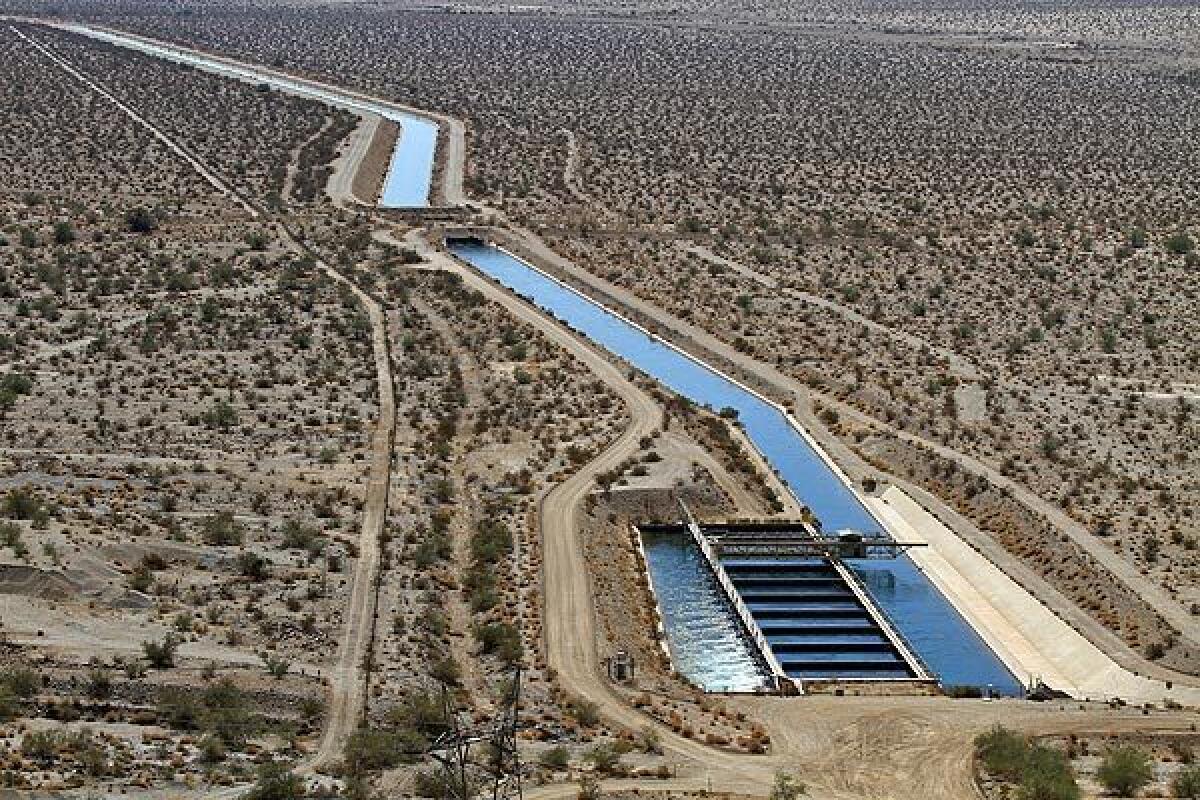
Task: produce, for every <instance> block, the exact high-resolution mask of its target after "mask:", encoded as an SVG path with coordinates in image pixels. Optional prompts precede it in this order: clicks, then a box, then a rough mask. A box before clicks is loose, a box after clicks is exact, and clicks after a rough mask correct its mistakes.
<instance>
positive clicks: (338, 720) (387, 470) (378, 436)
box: [12, 28, 396, 797]
mask: <svg viewBox="0 0 1200 800" xmlns="http://www.w3.org/2000/svg"><path fill="white" fill-rule="evenodd" d="M12 30H13V32H14V33H16V34H17V35H18V36H20V37H21V38H22V39H24V40H25V41H27V42H28V43H29V44H30V45H31V46H33V47H35V48H37V49H38V50H39V51H40V52H42V53H43V54H44V55H45V56H46V57H47V58H48V59H50V60H51V61H53V62H54V63H55V64H56V65H58V66H59V67H60V68H62V69H63V70H64V71H66V72H68V73H69V74H71V75H72V76H74V77H75V78H76V79H78V80H79V81H80V82H82V83H83V84H84V85H86V86H87V87H88V88H89V89H91V90H92V91H94V92H96V93H97V94H99V95H101V96H102V97H104V98H105V99H107V100H109V101H110V102H112V103H113V104H114V105H116V106H117V107H118V108H119V109H121V110H122V111H123V112H125V113H126V114H127V115H128V116H129V117H130V118H131V119H133V120H134V121H136V122H138V123H139V124H141V125H143V126H144V127H146V128H147V129H148V130H149V131H150V132H151V133H153V134H154V135H155V136H156V137H157V138H158V139H159V140H161V141H162V142H163V144H165V145H166V146H167V147H168V148H170V149H171V151H172V152H174V153H175V154H176V155H177V156H179V157H180V158H181V159H182V160H184V161H186V162H187V163H188V164H189V165H191V166H192V168H193V169H195V170H196V171H197V172H198V173H200V175H202V176H203V177H204V178H205V179H206V180H208V181H209V182H210V183H212V184H213V186H214V187H215V188H217V189H218V190H219V191H222V192H224V193H225V194H228V195H229V196H230V197H231V198H233V199H235V200H236V201H237V202H238V203H239V204H241V205H242V206H243V207H244V208H245V209H246V210H247V211H248V212H249V213H250V214H252V215H253V216H255V217H258V216H262V215H263V214H262V212H261V211H260V210H259V209H257V208H255V207H254V206H252V205H251V204H249V203H248V202H246V201H245V200H244V199H243V198H241V196H240V195H238V193H237V192H236V191H234V190H233V188H232V187H230V186H229V185H228V184H226V183H225V182H224V181H223V180H221V178H219V177H218V176H217V175H216V173H215V172H213V171H212V170H211V169H210V168H209V167H208V166H207V165H205V164H204V163H203V162H202V161H201V160H200V159H199V158H197V157H195V156H194V155H192V154H191V153H189V152H188V150H187V149H186V148H185V147H184V146H183V145H181V144H180V143H178V142H176V141H174V140H173V139H171V138H170V137H168V136H167V135H166V134H165V133H163V132H162V131H161V130H159V129H158V128H157V127H155V126H154V125H153V124H152V123H151V122H149V121H147V120H146V119H145V118H143V117H142V116H141V115H139V114H138V113H137V112H136V111H134V110H133V109H132V108H130V107H129V106H127V105H125V104H123V103H121V102H120V101H119V100H117V99H116V98H115V97H113V95H112V94H110V93H109V92H107V91H106V90H105V89H104V88H103V87H101V86H100V85H99V84H98V83H96V82H95V80H93V79H92V78H91V77H90V76H88V75H87V74H86V73H84V72H82V71H79V70H77V69H75V68H74V67H72V66H71V65H70V64H69V63H67V62H66V61H65V60H63V59H62V58H60V57H58V56H57V55H55V54H54V53H52V52H50V51H49V50H48V49H47V48H45V47H43V46H42V45H41V44H40V43H38V42H36V41H34V40H33V39H31V38H30V37H28V36H26V35H25V34H23V33H21V32H20V31H18V30H17V29H16V28H12ZM283 238H284V240H285V242H286V243H287V244H288V245H290V247H291V248H292V249H293V250H295V251H296V252H301V253H303V252H305V250H304V248H303V247H302V246H301V245H300V244H299V243H298V242H297V241H296V240H295V239H293V238H292V236H291V234H290V233H286V232H285V234H284V237H283ZM317 264H318V266H319V267H320V268H321V269H322V270H323V271H324V272H325V273H326V274H328V275H329V276H330V277H331V278H332V279H333V280H335V281H337V282H339V283H342V284H344V285H346V286H347V287H349V288H350V290H351V291H353V292H354V294H355V296H356V297H357V298H358V299H359V301H360V302H362V304H363V306H364V307H365V308H366V310H367V314H368V316H369V318H370V320H371V346H372V352H373V354H374V359H375V377H376V385H377V388H378V392H379V418H378V419H377V420H376V423H375V428H374V430H373V431H372V434H371V463H370V467H369V471H368V475H367V489H366V498H365V502H364V509H363V515H362V526H361V533H360V535H359V558H358V563H357V564H356V566H355V570H354V579H353V584H352V587H351V592H350V601H349V604H348V606H347V608H346V614H345V620H346V621H345V627H344V628H343V631H342V638H341V642H340V643H339V647H338V656H337V661H336V662H335V664H334V666H333V669H332V671H331V674H330V675H329V688H330V697H329V705H328V708H327V709H326V724H325V728H324V730H323V732H322V735H321V741H320V743H319V745H318V747H317V750H316V752H314V753H313V754H311V755H310V756H309V757H308V758H306V759H305V760H304V761H303V762H302V763H301V764H300V765H299V766H298V767H297V770H296V771H297V772H298V773H300V774H303V775H311V774H313V773H315V772H316V771H317V770H318V769H319V768H321V767H324V766H327V765H328V764H330V763H332V762H333V761H334V760H336V759H337V758H339V757H340V756H341V753H342V747H343V746H344V744H345V742H346V739H347V738H348V737H349V735H350V734H351V733H353V732H354V731H355V729H357V728H358V726H359V722H360V721H361V719H362V716H363V710H364V708H365V701H366V681H365V679H364V678H365V674H364V669H363V666H364V662H365V661H366V657H367V654H368V652H369V650H370V647H371V641H372V639H373V636H374V631H375V613H376V599H377V592H376V584H377V581H378V577H379V565H380V551H379V539H380V535H381V534H382V532H383V525H384V521H385V519H386V517H387V504H388V486H389V484H390V478H391V457H392V441H393V438H394V436H395V424H396V402H395V394H394V390H393V384H392V365H391V357H390V354H389V350H388V339H387V321H386V317H385V315H384V313H383V309H382V307H381V306H380V305H379V303H378V302H376V301H375V299H374V298H373V297H371V296H370V295H369V294H367V293H366V292H364V291H363V290H362V289H360V288H359V287H358V286H357V285H356V284H354V282H352V281H350V280H349V279H347V278H346V277H344V276H343V275H342V274H341V273H340V272H338V271H337V270H335V269H333V268H331V267H329V266H328V265H327V264H325V263H323V262H321V261H318V262H317ZM240 791H241V790H240V789H233V790H226V791H222V792H220V793H218V795H217V796H221V797H225V796H234V795H236V794H237V793H240Z"/></svg>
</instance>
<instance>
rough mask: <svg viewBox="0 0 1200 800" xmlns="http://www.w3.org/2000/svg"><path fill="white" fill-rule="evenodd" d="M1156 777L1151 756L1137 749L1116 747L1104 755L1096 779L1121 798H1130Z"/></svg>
mask: <svg viewBox="0 0 1200 800" xmlns="http://www.w3.org/2000/svg"><path fill="white" fill-rule="evenodd" d="M1153 777H1154V768H1153V766H1152V765H1151V764H1150V756H1148V755H1147V754H1146V753H1145V751H1143V750H1139V749H1138V748H1136V747H1114V748H1113V749H1111V750H1109V751H1108V752H1107V753H1105V754H1104V760H1103V761H1102V762H1101V763H1100V768H1099V769H1097V770H1096V779H1097V780H1098V781H1100V783H1102V784H1103V785H1104V788H1106V789H1108V790H1109V791H1110V792H1112V793H1113V794H1116V795H1120V796H1121V797H1129V796H1132V795H1133V794H1135V793H1136V792H1137V791H1138V789H1141V788H1142V787H1143V786H1145V785H1146V784H1148V783H1149V782H1150V781H1151V779H1152V778H1153Z"/></svg>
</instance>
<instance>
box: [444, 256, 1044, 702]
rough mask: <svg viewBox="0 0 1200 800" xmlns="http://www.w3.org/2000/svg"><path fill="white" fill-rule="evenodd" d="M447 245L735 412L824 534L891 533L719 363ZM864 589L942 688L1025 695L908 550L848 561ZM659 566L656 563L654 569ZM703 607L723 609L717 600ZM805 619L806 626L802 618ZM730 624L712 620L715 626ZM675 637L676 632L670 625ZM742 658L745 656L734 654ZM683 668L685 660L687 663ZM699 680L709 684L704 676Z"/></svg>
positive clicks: (713, 652)
mask: <svg viewBox="0 0 1200 800" xmlns="http://www.w3.org/2000/svg"><path fill="white" fill-rule="evenodd" d="M449 249H450V251H451V252H452V253H453V254H454V255H455V256H457V257H458V258H460V259H462V260H463V261H465V262H467V263H468V264H471V265H472V266H474V267H475V268H476V269H478V270H480V271H481V272H483V273H484V274H486V275H489V276H490V277H491V278H492V279H494V280H496V281H497V282H499V283H500V284H501V285H503V286H505V287H507V288H508V289H509V290H511V291H513V292H515V293H517V294H518V295H521V296H523V297H525V298H527V299H529V300H530V301H531V302H533V303H534V304H535V305H537V306H539V307H541V308H543V309H545V310H546V311H548V312H550V313H551V314H553V315H554V316H555V317H557V318H558V319H560V320H562V321H564V322H566V323H567V324H568V325H570V326H571V327H573V328H574V329H575V330H577V331H579V332H581V333H582V334H584V335H585V336H587V337H588V338H589V339H591V340H592V341H593V342H595V343H596V344H598V345H599V346H601V347H603V348H605V349H606V350H608V351H609V352H611V353H613V354H614V355H616V356H618V357H620V358H621V359H623V360H625V361H626V362H628V363H629V364H631V365H633V366H635V367H637V368H638V369H640V370H641V371H643V372H645V373H646V374H647V375H649V376H650V377H652V378H654V379H655V380H658V381H659V382H661V383H662V384H663V385H665V386H667V387H668V388H670V389H671V390H673V391H675V392H677V393H679V394H680V395H682V396H684V397H687V398H688V399H690V400H691V401H693V402H695V403H698V404H701V405H704V406H708V407H709V408H713V409H723V408H732V409H734V410H735V411H737V414H738V420H739V421H740V423H741V425H742V427H743V429H744V430H745V432H746V434H747V435H748V437H749V438H750V440H751V441H752V442H753V443H754V444H755V446H756V447H757V448H758V449H759V450H760V451H761V453H762V454H763V456H764V457H765V458H766V459H767V461H768V462H769V463H770V464H771V466H772V467H773V468H775V469H776V470H778V472H779V474H780V475H781V476H782V478H783V479H784V480H785V481H786V483H787V486H788V488H789V490H790V491H791V492H792V493H793V494H794V495H795V496H796V497H797V499H798V500H799V501H800V502H801V503H803V504H805V505H806V506H808V507H809V508H810V509H811V510H812V511H813V513H814V514H815V515H816V516H817V518H818V519H819V520H820V521H821V524H822V527H823V529H824V530H825V531H829V532H833V531H838V530H845V529H849V530H854V531H859V532H862V533H868V534H885V535H886V534H887V531H886V529H885V528H884V526H883V525H882V524H881V523H880V522H879V521H878V520H877V519H876V518H875V517H874V516H873V515H872V514H871V513H870V512H869V511H868V510H867V508H866V507H865V506H864V505H863V504H862V503H861V502H860V501H859V499H858V498H857V496H856V495H855V493H854V491H853V490H852V489H851V488H850V486H849V485H848V484H847V482H846V480H845V479H844V478H843V477H842V476H841V475H840V474H839V473H838V472H836V471H835V467H833V465H832V464H831V463H830V462H829V461H828V460H827V459H826V458H825V457H824V456H823V455H822V454H821V453H819V452H818V451H817V450H816V449H815V446H814V445H813V444H811V443H810V442H809V439H808V438H807V437H806V436H805V434H804V432H803V431H802V430H801V429H800V428H799V426H798V424H796V423H795V422H794V421H793V420H792V419H791V418H789V417H788V416H787V415H785V414H784V413H783V412H782V411H781V410H780V409H779V408H778V407H777V406H775V405H773V404H772V403H770V402H768V401H767V400H766V399H764V398H763V397H761V396H759V395H757V394H755V393H754V392H752V391H750V390H749V389H747V388H746V387H744V386H741V385H739V384H738V383H736V382H734V381H733V380H731V379H729V378H727V377H725V376H723V375H721V374H720V373H718V372H717V371H716V370H714V369H712V368H711V367H709V366H707V365H705V364H703V363H702V362H700V361H698V360H696V359H694V358H693V357H691V356H689V355H687V354H685V353H683V352H682V351H680V350H678V349H676V348H674V347H672V346H671V345H669V344H667V343H666V342H664V341H662V340H661V339H659V338H657V337H654V336H652V335H650V334H649V333H647V332H646V331H644V330H643V329H641V328H640V327H638V326H637V325H635V324H633V323H632V322H630V321H628V320H626V319H623V318H622V317H620V316H618V315H616V314H614V313H612V312H610V311H608V310H607V309H605V308H604V307H603V306H601V305H599V304H597V303H595V302H594V301H592V300H590V299H589V298H587V297H586V296H584V295H583V294H581V293H579V292H577V291H575V290H574V289H571V288H570V287H568V286H566V285H564V284H562V283H561V282H559V281H557V280H555V279H554V278H551V277H550V276H549V275H546V274H545V273H543V272H541V271H540V270H538V269H536V268H534V267H533V266H531V265H530V264H528V263H526V262H524V261H522V260H520V259H518V258H516V257H515V256H513V255H511V254H509V253H508V252H506V251H504V250H501V249H499V248H496V247H493V246H491V245H487V244H483V243H479V242H476V241H473V240H455V241H451V242H450V243H449ZM656 550H659V551H661V552H663V553H666V554H668V555H669V559H670V564H669V565H668V567H667V568H666V569H664V570H660V574H659V575H653V574H652V578H653V579H654V580H656V582H657V583H656V586H655V588H656V590H657V592H658V594H659V601H660V604H665V602H666V601H665V600H664V596H665V597H671V596H674V597H676V598H680V597H682V598H683V600H682V603H683V605H684V606H686V605H690V604H694V603H695V602H696V601H695V598H694V597H689V596H688V594H687V593H686V592H678V591H676V589H675V588H674V587H672V586H669V585H663V583H664V581H666V582H670V581H673V580H690V579H692V578H689V577H688V576H689V575H690V576H692V577H694V576H695V570H694V569H692V568H690V567H688V565H687V561H688V559H687V558H686V556H685V555H681V554H680V553H678V552H674V550H673V548H671V547H667V546H655V547H651V551H650V552H647V558H648V560H653V559H654V555H653V551H656ZM850 566H851V567H852V569H853V570H854V572H855V573H856V574H857V575H858V576H859V577H860V578H861V579H862V581H863V583H864V584H865V586H866V588H867V591H868V592H869V593H870V595H871V596H872V597H873V598H874V599H875V601H876V603H877V604H878V605H879V606H880V607H882V608H883V610H884V611H885V612H886V613H887V614H888V616H889V617H890V618H891V621H892V623H893V624H894V626H895V627H896V628H897V629H898V630H899V631H900V633H901V634H902V635H903V636H904V637H905V639H907V641H908V642H909V644H910V645H911V646H912V648H913V649H914V650H915V651H916V652H917V654H918V655H919V656H920V657H921V659H922V660H923V661H924V662H925V663H926V665H928V667H929V668H930V669H931V670H932V671H933V672H934V673H935V674H936V675H937V676H938V677H939V678H940V680H941V681H942V683H943V684H944V685H970V686H979V687H988V686H990V687H992V689H993V690H994V691H996V692H998V693H1004V694H1018V693H1020V691H1021V685H1020V684H1019V682H1018V681H1017V680H1016V679H1015V678H1014V677H1013V675H1012V674H1011V673H1009V671H1008V670H1007V668H1005V666H1004V664H1003V663H1002V662H1001V661H1000V659H999V658H997V656H996V655H995V654H994V653H993V652H992V651H991V649H990V648H989V647H988V646H987V644H986V643H984V641H983V640H982V639H981V638H980V637H979V635H978V634H976V633H975V631H974V629H972V628H971V626H970V625H969V624H968V623H967V622H966V620H964V619H963V618H962V616H960V615H959V613H958V612H957V611H956V610H955V609H954V607H953V606H952V605H951V604H950V603H949V601H948V600H946V598H945V597H943V596H942V594H941V593H940V592H939V591H938V590H937V588H936V587H934V586H933V584H932V583H930V581H929V579H928V578H927V577H926V576H925V574H924V573H922V572H921V571H920V570H919V569H917V567H916V566H915V565H914V564H913V563H912V561H911V560H910V559H909V558H908V557H907V556H900V557H898V558H896V559H894V560H883V561H857V562H850ZM653 571H654V567H652V573H653ZM676 611H678V612H679V613H688V610H687V609H686V608H683V607H680V608H679V609H666V608H665V607H664V616H666V617H668V619H667V620H666V621H667V623H668V625H670V619H669V617H670V616H671V615H672V614H674V613H676ZM701 613H710V614H713V615H716V614H719V613H721V612H720V609H719V608H717V607H716V606H713V607H711V608H708V609H707V610H702V611H701ZM799 624H803V623H802V622H800V623H799ZM721 626H723V622H718V621H717V620H716V619H715V617H714V628H718V627H721ZM668 635H670V631H668ZM713 644H714V643H713V642H712V641H707V642H702V647H701V649H705V650H708V651H709V652H708V653H707V654H706V653H704V652H699V653H696V652H693V650H694V648H687V647H684V646H682V645H681V643H680V642H679V641H676V640H672V649H673V651H675V652H676V657H677V660H680V657H679V655H678V653H679V652H680V651H683V650H686V651H687V652H686V660H688V661H693V662H694V661H697V660H699V661H700V662H703V661H704V660H705V659H709V660H712V661H718V660H721V659H724V658H729V657H730V656H731V655H732V654H733V652H735V651H731V650H729V649H728V648H726V647H724V646H721V647H714V646H713ZM733 657H734V658H735V659H736V660H738V662H739V663H744V661H745V659H744V655H742V654H739V655H736V656H733ZM679 666H680V667H683V666H685V665H684V664H680V665H679ZM692 668H693V671H694V674H702V675H706V676H709V677H711V678H712V680H711V684H712V685H711V686H710V687H709V688H713V689H718V690H719V689H722V688H725V687H723V686H722V682H723V681H724V682H726V683H728V684H733V683H737V684H739V685H740V684H741V683H743V682H745V681H747V680H749V679H748V678H747V676H746V675H745V674H744V673H745V671H744V670H742V669H737V668H735V669H733V670H726V669H724V668H723V667H722V666H720V665H717V664H705V663H700V664H699V666H696V665H695V664H693V666H692ZM697 682H701V683H702V681H697Z"/></svg>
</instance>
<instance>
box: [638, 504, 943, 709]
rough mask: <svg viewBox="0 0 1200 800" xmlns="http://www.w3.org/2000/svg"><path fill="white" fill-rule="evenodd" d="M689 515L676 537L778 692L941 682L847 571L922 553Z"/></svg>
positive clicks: (798, 528) (786, 525)
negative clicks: (828, 685) (707, 573)
mask: <svg viewBox="0 0 1200 800" xmlns="http://www.w3.org/2000/svg"><path fill="white" fill-rule="evenodd" d="M679 508H680V512H681V514H682V517H683V520H682V525H681V526H677V527H676V526H669V527H674V529H676V530H678V532H679V533H685V532H686V533H687V534H689V535H690V536H691V538H692V539H693V540H694V542H695V544H696V546H697V547H698V548H699V549H700V551H701V552H702V553H703V555H704V558H705V561H706V562H707V564H708V566H709V568H710V569H711V570H712V572H713V574H714V576H715V577H716V581H717V584H718V585H719V586H720V587H721V590H722V591H723V592H724V593H725V595H726V599H727V600H728V601H729V604H730V606H731V607H732V609H733V611H734V613H735V615H736V616H737V617H738V619H739V621H740V622H741V624H742V627H743V629H744V631H745V633H746V635H747V636H748V637H749V638H750V640H752V641H753V643H754V644H755V647H756V649H757V650H758V652H759V654H760V656H761V657H762V660H763V663H764V665H765V666H766V669H767V671H768V672H769V673H770V674H771V677H772V681H773V683H774V685H775V687H776V689H777V690H779V691H781V692H785V693H793V692H803V691H804V685H805V683H811V682H814V681H826V682H847V683H849V682H863V681H907V682H933V681H935V676H934V675H933V674H932V673H931V672H930V671H929V670H928V669H927V668H926V666H925V665H924V664H923V663H922V662H921V660H920V658H919V657H918V656H917V655H916V653H915V651H914V650H913V649H912V648H911V647H910V646H909V645H908V644H907V643H906V642H905V641H904V640H903V637H902V636H901V635H900V633H899V632H898V630H897V629H896V626H895V625H893V624H892V622H891V621H890V620H889V619H888V618H887V615H886V614H885V613H884V612H883V610H882V609H881V608H879V606H878V605H877V604H876V603H875V602H874V601H873V600H872V599H871V597H870V595H869V594H868V593H867V591H866V588H865V587H864V586H863V584H862V581H861V580H860V579H859V578H858V576H857V575H856V574H855V573H854V571H853V570H852V569H851V568H850V567H849V566H847V565H846V564H845V563H844V559H868V558H895V557H896V556H898V555H900V554H901V553H903V552H905V551H906V550H908V549H909V548H910V547H916V546H920V545H916V544H911V543H902V542H896V541H893V540H892V539H889V538H886V537H866V536H862V535H860V534H857V533H842V534H839V535H835V536H824V535H822V534H821V533H819V532H818V531H817V530H816V528H814V527H813V526H812V525H810V524H809V523H807V522H805V521H803V520H796V521H785V522H780V521H770V522H761V523H755V522H731V523H723V524H716V525H701V524H700V523H698V522H696V520H695V519H694V518H693V517H692V515H691V512H690V511H689V510H688V508H687V506H685V505H684V504H683V503H682V502H680V504H679ZM660 529H661V528H660Z"/></svg>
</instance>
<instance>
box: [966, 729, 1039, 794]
mask: <svg viewBox="0 0 1200 800" xmlns="http://www.w3.org/2000/svg"><path fill="white" fill-rule="evenodd" d="M975 753H976V755H977V756H978V758H979V760H980V762H982V764H983V768H984V769H985V770H987V771H988V772H989V773H990V774H992V775H995V776H996V777H998V778H1004V779H1005V780H1017V779H1018V778H1019V777H1020V775H1021V771H1022V769H1023V768H1024V767H1025V763H1026V760H1027V758H1028V756H1029V743H1028V742H1027V741H1026V740H1025V737H1024V736H1021V735H1020V734H1019V733H1015V732H1014V731H1010V730H1008V729H1007V728H1003V727H1001V726H999V725H997V726H996V727H994V728H992V729H991V730H990V731H988V732H987V733H981V734H979V735H978V736H976V737H975Z"/></svg>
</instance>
